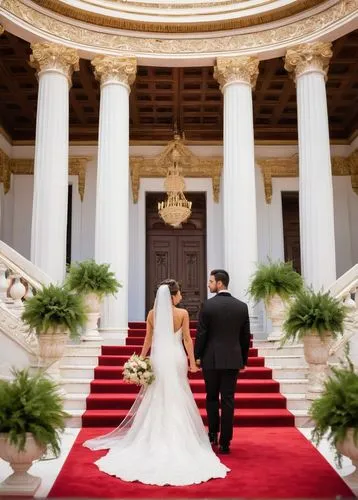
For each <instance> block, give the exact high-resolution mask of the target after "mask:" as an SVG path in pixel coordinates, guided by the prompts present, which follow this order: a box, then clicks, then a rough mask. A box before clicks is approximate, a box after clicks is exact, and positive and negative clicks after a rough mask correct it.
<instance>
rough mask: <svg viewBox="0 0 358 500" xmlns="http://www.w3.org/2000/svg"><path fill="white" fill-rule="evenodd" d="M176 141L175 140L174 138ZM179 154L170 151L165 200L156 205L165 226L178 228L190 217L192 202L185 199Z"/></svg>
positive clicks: (175, 151) (165, 182) (175, 150)
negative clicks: (170, 159)
mask: <svg viewBox="0 0 358 500" xmlns="http://www.w3.org/2000/svg"><path fill="white" fill-rule="evenodd" d="M175 139H177V138H175ZM179 160H180V153H179V152H178V151H177V149H176V148H174V149H173V151H172V164H171V165H170V166H169V168H168V172H167V176H166V179H165V181H164V188H165V191H166V192H167V195H168V197H167V199H166V200H165V201H161V202H159V203H158V212H159V215H160V217H161V218H162V219H163V221H164V222H165V223H166V224H169V225H171V226H173V227H176V228H177V227H180V225H181V224H182V223H183V222H185V221H186V220H187V219H188V218H189V217H190V215H191V206H192V202H191V201H188V200H187V199H186V198H185V195H184V193H183V191H184V189H185V181H184V177H183V176H182V175H181V170H180V167H179Z"/></svg>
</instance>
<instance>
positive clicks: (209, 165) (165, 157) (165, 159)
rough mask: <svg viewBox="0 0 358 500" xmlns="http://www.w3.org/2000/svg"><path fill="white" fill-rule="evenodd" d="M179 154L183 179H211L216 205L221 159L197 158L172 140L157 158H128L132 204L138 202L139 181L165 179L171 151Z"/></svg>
mask: <svg viewBox="0 0 358 500" xmlns="http://www.w3.org/2000/svg"><path fill="white" fill-rule="evenodd" d="M174 149H176V150H177V151H178V153H179V154H180V167H181V171H182V174H183V176H184V177H186V178H188V177H191V178H192V177H196V178H211V180H212V188H213V198H214V201H215V202H216V203H218V201H219V195H220V177H221V171H222V166H223V159H222V157H207V158H206V157H203V156H201V157H199V156H196V155H194V153H193V152H192V151H191V150H190V149H189V148H188V147H187V146H186V145H185V144H184V143H183V142H182V141H181V140H177V139H176V138H174V139H173V140H172V141H170V142H169V143H168V144H167V146H166V147H165V148H164V150H163V151H162V152H161V153H160V154H159V155H157V156H149V157H144V156H132V157H130V158H129V165H130V174H131V181H132V195H133V202H134V203H137V202H138V195H139V188H140V179H141V178H151V177H166V175H167V172H168V168H169V167H170V165H171V164H172V151H173V150H174Z"/></svg>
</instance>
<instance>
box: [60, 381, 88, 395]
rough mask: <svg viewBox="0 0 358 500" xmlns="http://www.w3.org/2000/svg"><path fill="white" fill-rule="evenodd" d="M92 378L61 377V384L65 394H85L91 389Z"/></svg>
mask: <svg viewBox="0 0 358 500" xmlns="http://www.w3.org/2000/svg"><path fill="white" fill-rule="evenodd" d="M91 382H92V379H90V378H83V379H81V378H63V379H62V381H61V386H62V387H63V389H64V391H65V392H66V394H83V395H84V396H87V394H89V392H90V389H91Z"/></svg>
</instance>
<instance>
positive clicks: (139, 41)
mask: <svg viewBox="0 0 358 500" xmlns="http://www.w3.org/2000/svg"><path fill="white" fill-rule="evenodd" d="M0 12H2V13H3V15H4V18H5V19H7V18H9V19H10V18H11V20H12V21H13V22H15V23H16V22H17V21H16V20H18V22H19V23H21V25H22V26H23V28H25V29H27V30H28V32H29V33H31V34H33V33H34V30H36V31H37V33H38V34H40V36H42V37H48V38H49V39H51V40H53V39H54V37H56V38H57V43H64V44H66V43H68V44H71V45H72V46H73V45H76V46H77V47H78V48H82V49H84V50H87V51H88V50H90V51H91V50H93V51H94V52H98V50H103V51H106V50H110V51H111V53H112V54H113V53H118V54H121V55H125V54H130V55H132V56H133V55H136V56H138V57H139V56H152V57H154V56H156V57H159V56H163V55H177V56H180V55H182V56H187V55H189V54H190V55H192V56H193V57H200V56H201V57H202V56H203V55H206V56H208V57H209V56H211V57H216V56H219V55H225V54H230V53H235V55H238V54H242V53H243V52H245V51H246V52H247V51H248V50H250V51H258V50H260V51H261V52H262V51H263V50H273V49H275V48H277V47H285V46H289V45H293V44H299V43H303V42H304V41H305V40H306V39H307V38H308V37H309V38H310V39H312V38H317V37H319V36H320V35H321V34H322V33H323V32H324V33H327V32H329V31H330V30H334V29H336V28H337V27H338V26H341V25H342V23H344V21H345V19H347V21H348V20H349V19H351V18H352V16H354V14H356V13H358V0H339V1H338V2H337V3H335V4H334V5H333V6H331V7H329V8H327V9H326V10H324V11H322V12H319V13H317V14H314V15H311V16H310V17H307V18H305V19H301V20H296V21H295V22H292V23H291V24H286V25H284V26H279V27H275V28H271V29H262V30H255V31H254V32H249V31H247V30H246V31H245V32H244V33H239V34H229V33H225V34H217V36H211V37H207V36H205V37H202V38H200V37H198V36H196V37H195V36H192V37H190V36H189V35H187V36H186V37H180V38H179V37H178V36H177V37H175V35H172V37H170V38H168V37H160V36H159V35H157V36H156V37H154V36H153V37H150V36H149V35H140V34H139V33H138V34H136V36H130V35H128V34H127V33H126V34H122V33H121V32H117V33H115V32H112V33H111V32H108V30H103V31H101V29H100V27H96V26H94V25H88V26H85V25H83V24H82V25H81V26H77V25H76V24H75V23H73V22H70V21H67V20H60V19H59V18H58V17H55V15H51V13H48V14H47V13H45V12H44V11H39V10H37V9H36V8H35V7H34V6H31V5H29V4H28V3H25V2H24V0H2V3H1V4H0ZM26 24H27V26H26ZM32 36H33V35H32Z"/></svg>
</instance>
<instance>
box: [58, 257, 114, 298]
mask: <svg viewBox="0 0 358 500" xmlns="http://www.w3.org/2000/svg"><path fill="white" fill-rule="evenodd" d="M66 286H67V287H68V289H69V290H76V292H78V293H82V294H88V293H95V294H97V295H98V296H99V297H103V296H104V295H110V294H115V293H116V292H118V289H119V288H120V287H121V286H122V285H121V284H120V283H119V282H118V281H117V279H116V277H115V275H114V273H113V272H112V271H110V270H109V264H97V263H96V262H95V261H94V260H85V261H83V262H77V263H75V264H72V265H71V266H70V269H69V273H68V275H67V279H66Z"/></svg>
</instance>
